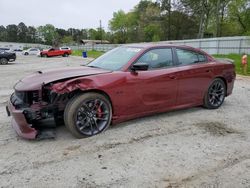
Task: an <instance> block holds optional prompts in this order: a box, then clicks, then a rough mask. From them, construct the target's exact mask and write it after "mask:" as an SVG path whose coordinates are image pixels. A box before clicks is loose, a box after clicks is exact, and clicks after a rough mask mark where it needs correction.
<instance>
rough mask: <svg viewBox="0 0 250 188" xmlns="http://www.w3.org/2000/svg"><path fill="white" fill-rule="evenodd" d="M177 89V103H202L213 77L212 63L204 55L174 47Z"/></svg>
mask: <svg viewBox="0 0 250 188" xmlns="http://www.w3.org/2000/svg"><path fill="white" fill-rule="evenodd" d="M176 56H177V60H178V64H179V66H178V69H179V71H178V74H177V77H178V80H179V89H178V95H177V105H184V106H185V105H192V104H193V105H195V104H202V102H203V97H204V94H205V91H206V90H207V88H208V86H209V84H210V82H211V79H212V78H213V66H214V65H213V63H212V62H210V63H209V62H207V57H206V55H204V54H202V53H199V52H196V51H192V50H189V49H185V48H176Z"/></svg>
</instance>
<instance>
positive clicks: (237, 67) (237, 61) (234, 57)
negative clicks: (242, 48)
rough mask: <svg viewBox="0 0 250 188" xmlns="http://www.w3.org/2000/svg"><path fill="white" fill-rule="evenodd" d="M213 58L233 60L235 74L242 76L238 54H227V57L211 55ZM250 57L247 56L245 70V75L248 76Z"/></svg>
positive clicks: (249, 73)
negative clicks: (246, 67)
mask: <svg viewBox="0 0 250 188" xmlns="http://www.w3.org/2000/svg"><path fill="white" fill-rule="evenodd" d="M213 56H214V57H215V58H229V59H232V60H234V64H235V69H236V73H237V74H241V75H243V70H242V65H241V57H242V55H240V54H228V55H213ZM249 64H250V56H248V64H247V65H248V69H247V75H248V76H250V66H249Z"/></svg>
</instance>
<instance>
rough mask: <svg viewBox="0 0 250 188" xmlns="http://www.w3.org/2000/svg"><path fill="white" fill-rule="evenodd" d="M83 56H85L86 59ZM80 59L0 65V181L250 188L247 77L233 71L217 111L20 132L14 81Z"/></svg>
mask: <svg viewBox="0 0 250 188" xmlns="http://www.w3.org/2000/svg"><path fill="white" fill-rule="evenodd" d="M87 60H88V59H87ZM87 60H84V59H82V58H81V57H69V58H62V57H59V58H48V59H46V58H38V57H22V56H20V57H18V59H17V60H16V62H14V63H11V64H9V65H6V66H1V69H0V77H1V86H0V88H1V89H0V149H1V154H0V186H1V187H211V188H216V187H232V188H234V187H250V113H249V111H250V78H246V77H245V78H244V77H238V78H237V80H236V83H235V88H234V91H233V95H232V96H230V97H228V98H226V100H225V103H224V105H223V106H222V107H221V108H219V109H218V110H206V109H203V108H201V107H197V108H190V109H185V110H178V111H174V112H168V113H162V114H159V115H154V116H150V117H146V118H140V119H136V120H132V121H129V122H125V123H121V124H119V125H116V126H113V127H111V128H109V129H108V130H107V131H106V132H105V133H103V134H100V135H98V136H95V137H91V138H86V139H81V140H78V139H75V138H74V137H73V136H71V134H70V133H69V132H68V131H67V130H66V128H65V127H64V126H61V127H58V128H57V138H56V139H55V140H42V141H26V140H23V139H21V138H19V137H18V136H17V135H16V133H15V132H14V130H13V129H12V127H11V124H10V122H11V119H10V118H9V117H7V116H6V112H5V105H6V101H7V99H8V97H9V95H10V94H11V93H12V92H13V90H12V86H13V85H14V84H15V82H16V81H17V80H18V79H21V78H22V77H24V76H25V75H27V74H29V73H31V72H34V71H37V70H40V69H46V68H52V67H53V68H56V67H64V66H79V65H80V64H83V63H84V61H87Z"/></svg>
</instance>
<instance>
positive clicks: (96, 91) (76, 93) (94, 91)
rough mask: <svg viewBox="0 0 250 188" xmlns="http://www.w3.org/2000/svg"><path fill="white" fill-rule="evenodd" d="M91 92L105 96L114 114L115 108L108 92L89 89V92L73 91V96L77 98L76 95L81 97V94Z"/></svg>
mask: <svg viewBox="0 0 250 188" xmlns="http://www.w3.org/2000/svg"><path fill="white" fill-rule="evenodd" d="M91 92H92V93H98V94H101V95H103V96H105V97H106V98H107V99H108V100H109V102H110V105H111V108H112V112H113V113H114V106H113V102H112V100H111V97H110V96H109V94H108V93H107V92H105V91H103V90H101V89H89V90H81V89H77V90H74V91H72V92H71V93H73V96H76V95H80V94H84V93H91Z"/></svg>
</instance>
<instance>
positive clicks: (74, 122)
mask: <svg viewBox="0 0 250 188" xmlns="http://www.w3.org/2000/svg"><path fill="white" fill-rule="evenodd" d="M111 118H112V106H111V103H110V101H109V100H108V99H107V98H106V97H105V96H103V95H101V94H98V93H92V92H91V93H84V94H81V95H77V96H75V97H73V98H72V99H71V100H70V101H69V102H68V104H67V105H66V108H65V111H64V122H65V126H66V127H67V128H68V130H69V131H70V132H71V133H72V135H74V136H75V137H77V138H84V137H90V136H94V135H96V134H99V133H101V132H103V131H105V130H106V129H107V128H108V127H109V125H110V123H111Z"/></svg>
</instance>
